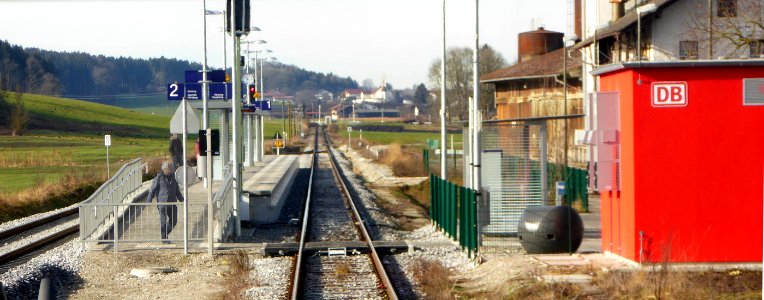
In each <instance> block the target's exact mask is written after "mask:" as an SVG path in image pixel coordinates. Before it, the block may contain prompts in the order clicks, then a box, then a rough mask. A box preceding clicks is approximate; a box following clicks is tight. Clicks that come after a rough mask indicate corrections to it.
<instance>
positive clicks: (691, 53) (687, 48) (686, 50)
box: [679, 41, 698, 59]
mask: <svg viewBox="0 0 764 300" xmlns="http://www.w3.org/2000/svg"><path fill="white" fill-rule="evenodd" d="M679 59H698V41H679Z"/></svg>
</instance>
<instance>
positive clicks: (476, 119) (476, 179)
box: [470, 0, 482, 197]
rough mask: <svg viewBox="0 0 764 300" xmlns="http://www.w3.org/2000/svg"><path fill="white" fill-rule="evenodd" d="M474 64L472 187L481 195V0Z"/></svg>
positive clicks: (478, 10) (477, 6)
mask: <svg viewBox="0 0 764 300" xmlns="http://www.w3.org/2000/svg"><path fill="white" fill-rule="evenodd" d="M473 51H474V53H473V64H472V68H473V70H472V85H473V88H472V90H473V91H472V98H473V99H474V100H473V101H472V105H473V107H472V128H471V130H472V134H471V136H472V145H471V146H470V147H472V151H470V153H471V154H472V158H471V160H472V162H471V163H470V164H471V165H472V176H471V177H472V189H473V190H475V191H477V195H478V197H480V185H481V182H480V181H481V180H480V160H481V157H480V151H481V150H480V130H481V125H482V124H481V117H480V116H481V111H480V0H475V48H474V49H473Z"/></svg>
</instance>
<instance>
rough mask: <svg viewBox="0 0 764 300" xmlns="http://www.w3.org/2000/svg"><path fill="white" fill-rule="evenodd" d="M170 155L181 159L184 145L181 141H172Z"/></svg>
mask: <svg viewBox="0 0 764 300" xmlns="http://www.w3.org/2000/svg"><path fill="white" fill-rule="evenodd" d="M169 150H170V155H171V156H173V157H176V156H178V157H180V156H182V155H183V144H182V143H181V142H180V139H172V140H170V149H169Z"/></svg>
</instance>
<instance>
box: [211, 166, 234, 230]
mask: <svg viewBox="0 0 764 300" xmlns="http://www.w3.org/2000/svg"><path fill="white" fill-rule="evenodd" d="M232 190H233V173H231V165H230V164H228V165H225V167H224V168H223V182H222V184H221V185H220V189H218V191H217V192H216V193H215V196H214V197H213V203H214V207H215V210H217V213H216V214H215V221H216V222H217V225H218V228H213V229H214V230H215V233H214V234H215V239H216V240H217V241H223V240H224V239H225V238H226V237H228V236H229V235H230V234H231V233H232V232H233V225H234V224H233V223H232V220H233V213H234V211H233V201H231V200H230V199H231V191H232Z"/></svg>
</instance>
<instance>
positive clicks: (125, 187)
mask: <svg viewBox="0 0 764 300" xmlns="http://www.w3.org/2000/svg"><path fill="white" fill-rule="evenodd" d="M142 161H143V160H142V159H141V158H136V159H134V160H131V161H129V162H127V163H125V164H124V165H123V166H122V167H121V168H119V170H118V171H117V172H116V173H115V174H114V176H112V177H111V178H109V179H108V180H106V182H104V183H103V184H102V185H101V186H100V187H98V189H97V190H96V191H95V192H94V193H93V194H92V195H90V197H88V198H87V199H85V201H82V202H81V203H80V205H79V210H80V240H82V241H84V240H86V239H88V238H89V237H90V236H91V235H93V233H95V232H96V231H97V230H98V228H100V227H102V226H104V225H107V224H106V223H107V221H108V220H109V219H110V218H112V219H113V218H114V217H116V216H115V215H114V211H113V210H111V209H101V210H100V211H99V209H98V207H99V205H109V204H117V203H121V202H123V201H124V199H125V197H127V196H128V195H129V194H130V193H133V192H135V191H136V190H137V189H138V188H139V187H140V186H141V184H143V178H142V174H141V169H143V167H144V166H145V165H146V164H144V163H142Z"/></svg>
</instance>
